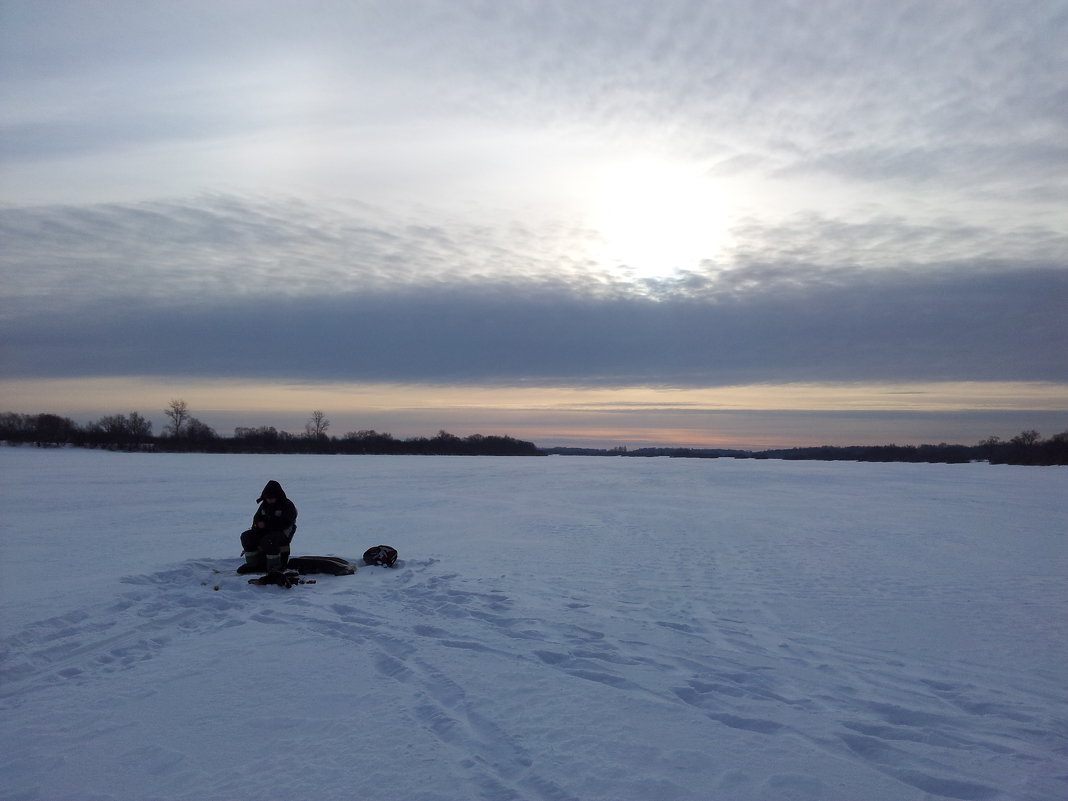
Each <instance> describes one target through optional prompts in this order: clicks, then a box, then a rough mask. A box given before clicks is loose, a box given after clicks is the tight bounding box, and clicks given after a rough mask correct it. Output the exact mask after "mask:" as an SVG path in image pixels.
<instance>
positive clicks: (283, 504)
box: [237, 481, 297, 573]
mask: <svg viewBox="0 0 1068 801" xmlns="http://www.w3.org/2000/svg"><path fill="white" fill-rule="evenodd" d="M256 502H257V503H259V508H258V509H256V514H255V515H253V516H252V528H250V529H249V530H248V531H245V532H243V533H242V534H241V550H242V556H244V557H245V564H243V565H241V567H239V568H238V569H237V572H238V573H266V572H268V571H271V570H281V569H282V568H284V567H285V566H286V562H288V561H289V543H290V542H292V541H293V534H294V533H295V532H296V530H297V507H296V506H294V505H293V501H291V500H289V498H287V497H286V493H285V490H283V489H282V485H281V484H279V483H278V482H277V481H268V482H267V486H265V487H264V488H263V492H262V493H260V497H259V498H257V499H256Z"/></svg>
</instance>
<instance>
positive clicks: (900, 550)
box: [0, 448, 1068, 801]
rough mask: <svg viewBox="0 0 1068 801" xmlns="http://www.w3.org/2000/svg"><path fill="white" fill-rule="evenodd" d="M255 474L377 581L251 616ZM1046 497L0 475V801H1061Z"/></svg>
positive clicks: (1058, 477)
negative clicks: (389, 560)
mask: <svg viewBox="0 0 1068 801" xmlns="http://www.w3.org/2000/svg"><path fill="white" fill-rule="evenodd" d="M271 478H275V479H278V480H279V481H281V482H282V484H283V486H285V488H286V489H287V491H288V492H289V494H290V496H291V497H292V498H293V499H294V501H295V502H296V504H297V505H298V507H299V509H300V521H299V522H300V529H299V531H298V533H297V539H296V542H295V553H297V554H336V555H341V556H345V557H348V558H352V559H358V557H359V556H360V554H362V552H363V550H364V549H365V548H367V547H369V546H371V545H378V544H380V543H384V544H388V545H393V546H394V547H396V548H398V549H399V551H400V553H401V558H402V559H403V565H402V566H401V567H399V568H397V569H393V570H390V569H386V568H380V567H361V568H360V570H359V572H358V573H357V574H356V575H355V576H347V577H331V576H325V577H319V579H318V582H317V583H316V584H313V585H312V584H308V585H303V586H299V587H295V588H293V589H290V590H286V589H282V588H280V587H275V586H267V587H257V586H250V585H249V584H248V583H247V582H246V577H242V576H237V575H235V574H233V572H232V571H233V569H234V568H235V567H236V566H237V564H238V562H239V559H238V552H239V545H238V541H237V536H238V534H239V533H240V531H241V530H242V529H243V528H245V527H246V525H247V523H248V521H249V519H250V518H251V515H252V512H253V511H254V508H255V503H254V501H255V499H256V497H257V494H258V492H259V490H260V488H261V487H262V486H263V484H264V483H265V482H266V480H267V479H271ZM1066 488H1068V471H1066V469H1065V468H1032V467H1009V466H997V467H995V466H990V465H985V464H976V465H953V466H947V465H904V464H887V465H880V464H850V463H815V462H799V463H795V462H775V461H734V460H716V461H706V460H668V459H633V458H579V457H547V458H474V457H466V458H464V457H459V458H451V457H330V456H310V457H302V456H204V455H151V454H135V455H131V454H111V453H103V452H93V451H78V450H61V451H42V450H35V449H29V448H21V449H18V448H0V503H2V507H3V510H4V512H3V516H2V518H0V519H2V523H0V525H2V542H3V548H2V552H0V553H2V559H0V579H2V584H0V602H2V605H0V643H2V661H0V671H2V673H0V679H2V684H0V735H2V736H0V798H3V799H48V801H55V800H56V799H131V800H133V799H136V800H137V801H149V800H151V799H264V798H271V799H317V801H325V800H326V799H367V800H373V799H397V800H398V801H400V800H403V801H432V800H437V799H448V800H449V801H461V800H465V801H466V800H467V799H487V800H488V801H498V800H500V799H531V800H532V801H542V800H544V801H565V800H566V799H583V800H584V801H585V800H586V799H591V800H592V799H605V800H608V799H611V800H612V801H626V800H627V799H634V800H635V801H639V800H640V801H654V800H656V799H672V801H676V800H679V801H685V800H687V799H690V800H693V799H701V800H702V801H706V800H707V799H730V800H736V799H737V800H744V799H764V800H768V801H771V800H773V799H829V800H831V801H834V800H836V799H841V800H842V801H846V800H849V801H855V800H857V799H863V800H864V801H878V800H879V799H886V800H887V801H908V799H940V798H953V799H1011V800H1012V801H1029V800H1032V799H1033V800H1035V801H1037V800H1038V799H1044V800H1048V801H1053V800H1054V799H1057V800H1058V801H1063V799H1065V798H1068V697H1066V696H1068V690H1066V688H1068V676H1066V667H1065V666H1066V665H1068V636H1066V633H1068V632H1066V610H1068V597H1066V595H1068V593H1066V576H1068V537H1066V532H1068V507H1066V500H1065V499H1066V497H1068V493H1066V492H1065V490H1066ZM216 587H218V589H215V588H216Z"/></svg>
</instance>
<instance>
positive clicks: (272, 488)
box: [256, 481, 286, 503]
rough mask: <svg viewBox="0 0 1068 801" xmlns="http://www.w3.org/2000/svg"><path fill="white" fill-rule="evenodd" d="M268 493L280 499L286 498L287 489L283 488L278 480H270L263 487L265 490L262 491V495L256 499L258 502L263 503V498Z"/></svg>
mask: <svg viewBox="0 0 1068 801" xmlns="http://www.w3.org/2000/svg"><path fill="white" fill-rule="evenodd" d="M268 495H270V496H272V497H275V498H277V499H278V500H280V501H284V500H285V499H286V493H285V490H283V489H282V485H281V484H279V483H278V482H277V481H268V482H267V485H266V486H265V487H264V488H263V492H261V493H260V497H258V498H257V499H256V503H263V499H264V498H266V497H267V496H268Z"/></svg>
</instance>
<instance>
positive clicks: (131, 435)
mask: <svg viewBox="0 0 1068 801" xmlns="http://www.w3.org/2000/svg"><path fill="white" fill-rule="evenodd" d="M165 414H166V415H167V418H168V419H169V420H170V423H169V424H168V425H167V426H166V428H165V430H164V431H163V432H162V433H161V434H159V435H154V434H153V433H152V423H151V422H149V421H148V420H146V419H145V418H144V417H143V416H141V415H140V414H139V413H138V412H131V413H130V414H128V415H123V414H116V415H108V416H105V417H101V418H100V419H99V420H97V421H95V422H92V423H89V424H88V425H84V426H83V425H79V424H78V423H76V422H75V421H73V420H70V419H69V418H66V417H60V416H59V415H55V414H47V413H44V414H18V413H15V412H5V413H2V414H0V441H6V442H8V443H11V444H32V445H36V446H38V447H60V446H72V447H83V448H102V449H107V450H124V451H153V452H161V453H174V452H195V453H321V454H397V455H400V454H414V455H435V456H545V455H559V456H577V455H580V456H626V457H643V456H644V457H653V456H667V457H672V458H688V459H723V458H727V459H793V460H814V461H853V462H937V463H950V464H956V463H965V462H980V461H981V462H989V463H991V464H1017V465H1065V464H1068V431H1064V432H1062V433H1060V434H1056V435H1054V436H1052V437H1050V438H1049V439H1043V438H1042V436H1041V435H1040V434H1039V433H1038V432H1037V431H1024V432H1021V433H1020V434H1018V435H1016V436H1015V437H1012V438H1011V439H1008V440H1003V439H1001V438H1000V437H990V438H989V439H986V440H983V441H982V442H980V443H978V444H977V445H948V444H946V443H944V442H943V443H940V444H938V445H852V446H829V445H826V446H819V447H810V448H789V449H780V450H766V451H747V450H729V449H714V448H708V449H699V448H636V449H628V448H626V447H618V448H608V449H598V448H539V447H538V446H537V445H535V444H534V443H533V442H526V441H524V440H519V439H515V438H513V437H509V436H496V435H490V436H484V435H482V434H472V435H471V436H467V437H458V436H456V435H454V434H450V433H449V432H447V431H439V432H438V433H437V435H435V436H433V437H429V438H427V437H413V438H409V439H397V438H395V437H393V436H392V435H391V434H384V433H379V432H378V431H370V430H365V431H350V432H348V433H347V434H345V435H343V436H341V437H337V436H330V435H328V434H327V430H328V429H329V426H330V421H329V420H327V419H326V417H325V416H324V415H323V413H322V412H320V411H316V412H313V413H312V416H311V418H310V419H309V420H308V423H307V425H306V426H305V430H304V432H303V433H301V434H290V433H289V432H287V431H278V430H277V429H275V428H274V427H273V426H261V427H259V428H240V427H239V428H236V429H234V434H233V436H232V437H222V436H219V434H217V433H216V432H215V430H214V429H213V428H211V427H210V426H208V425H205V424H204V423H202V422H200V421H199V420H197V419H196V418H195V417H193V416H192V415H191V414H190V412H189V408H188V406H187V405H186V404H185V402H184V401H172V402H171V404H170V405H169V406H168V407H167V409H166V410H165Z"/></svg>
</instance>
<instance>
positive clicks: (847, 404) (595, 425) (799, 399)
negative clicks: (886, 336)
mask: <svg viewBox="0 0 1068 801" xmlns="http://www.w3.org/2000/svg"><path fill="white" fill-rule="evenodd" d="M0 397H2V398H3V401H2V404H0V406H2V408H0V411H14V412H21V413H37V412H51V413H55V414H61V415H65V416H70V417H73V418H75V419H78V420H79V421H82V422H87V421H89V420H94V419H97V418H99V417H100V416H102V415H105V414H116V413H125V412H129V411H138V412H140V413H142V414H144V415H145V416H146V417H148V418H149V419H150V420H151V419H153V418H154V419H155V420H156V421H157V425H158V426H159V428H157V429H156V430H160V429H161V428H162V421H163V409H164V407H165V406H166V404H167V403H168V402H169V401H170V400H171V399H174V398H182V399H184V400H186V401H187V402H188V403H189V406H190V409H191V411H192V413H193V414H194V415H195V416H196V417H198V418H199V419H201V420H202V421H204V422H205V423H207V424H208V425H211V426H213V427H215V428H216V429H217V430H218V431H219V432H220V434H222V435H224V436H225V435H229V433H230V432H231V431H232V429H233V427H234V426H236V425H247V426H250V427H256V426H261V425H264V426H275V427H277V428H280V429H282V430H288V431H292V432H300V431H302V430H303V426H304V423H305V421H306V419H307V418H308V416H309V415H310V413H311V411H312V410H315V409H322V410H323V411H325V412H326V415H327V417H328V418H331V419H333V420H334V426H333V428H332V430H331V433H334V434H337V435H343V434H344V433H346V432H347V431H350V430H359V429H376V430H380V431H388V432H390V433H392V434H394V435H395V436H398V437H401V438H406V437H411V436H431V435H433V434H435V433H436V432H437V431H438V430H441V429H445V430H448V431H450V432H452V433H455V434H458V435H467V434H471V433H482V434H508V435H511V436H515V437H519V438H521V439H530V440H533V441H535V442H537V443H538V444H541V445H549V444H557V443H568V442H581V443H590V444H593V443H600V444H601V445H602V446H606V447H612V446H615V445H623V444H626V445H628V446H637V447H641V446H654V445H662V446H665V447H708V448H716V447H724V448H746V449H756V448H774V447H789V446H792V445H799V444H812V442H813V439H812V437H814V436H817V433H816V432H808V431H803V430H800V427H799V426H798V425H797V424H794V425H793V426H792V427H790V428H789V429H787V428H786V427H784V426H783V425H781V424H779V425H776V424H774V423H773V421H770V420H769V419H768V418H767V417H764V418H758V417H757V415H759V414H760V413H766V412H784V413H791V412H792V413H806V412H832V413H833V412H840V413H855V412H883V413H897V412H908V413H915V412H943V413H945V412H966V411H967V412H975V411H978V412H1002V411H1004V412H1015V411H1019V412H1051V411H1052V412H1062V411H1065V412H1068V404H1066V402H1065V398H1068V387H1065V385H1063V384H1052V383H979V382H960V383H949V382H946V383H928V384H901V385H875V384H781V385H751V386H735V387H705V388H661V387H644V386H637V387H624V388H597V387H590V388H576V387H539V386H529V387H515V386H511V387H493V386H435V385H426V386H424V385H396V384H340V383H339V384H281V383H266V382H264V383H254V382H239V381H228V380H214V381H207V380H199V379H198V380H193V379H188V380H187V379H154V378H101V379H88V378H87V379H52V380H35V381H13V380H7V381H0ZM747 413H752V414H751V415H749V416H746V415H747ZM743 418H744V420H743ZM224 421H225V422H224ZM995 433H998V434H1000V433H1001V432H997V431H987V432H985V433H984V434H982V435H981V436H989V435H991V434H995ZM1004 433H1006V434H1009V433H1016V432H1008V431H1007V432H1004ZM1045 433H1049V434H1052V433H1056V432H1045ZM857 436H861V437H863V436H865V433H864V430H863V429H862V427H860V426H858V425H857V424H856V422H855V421H852V422H850V423H848V424H847V423H840V424H839V428H838V435H837V436H836V437H835V438H836V439H841V437H846V438H850V437H851V438H852V439H853V440H855V439H856V437H857ZM917 436H918V435H917ZM934 436H937V434H935V435H934ZM947 436H949V435H947ZM818 439H819V440H820V441H827V440H828V436H826V435H824V436H819V437H818ZM908 439H909V438H908V436H906V435H901V436H900V437H898V440H899V441H901V442H906V441H908ZM853 444H857V443H856V442H854V443H853Z"/></svg>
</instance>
